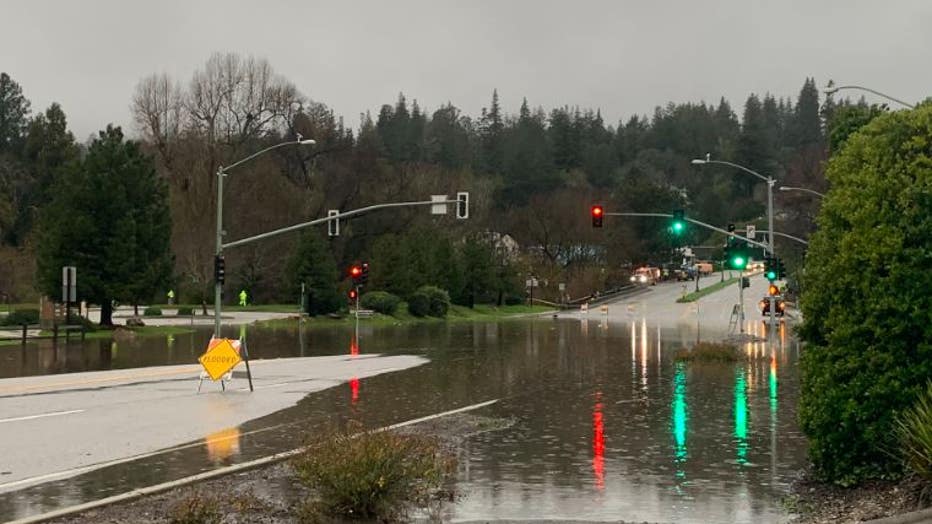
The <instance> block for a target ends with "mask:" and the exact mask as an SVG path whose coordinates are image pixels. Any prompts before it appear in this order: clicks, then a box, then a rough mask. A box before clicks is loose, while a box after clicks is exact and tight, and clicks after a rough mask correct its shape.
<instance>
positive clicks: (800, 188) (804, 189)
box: [779, 186, 825, 198]
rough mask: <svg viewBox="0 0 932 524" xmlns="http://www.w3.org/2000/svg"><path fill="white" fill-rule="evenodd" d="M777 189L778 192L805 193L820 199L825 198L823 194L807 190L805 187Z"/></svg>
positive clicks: (782, 187) (781, 187)
mask: <svg viewBox="0 0 932 524" xmlns="http://www.w3.org/2000/svg"><path fill="white" fill-rule="evenodd" d="M779 189H780V191H803V192H805V193H812V194H813V195H815V196H817V197H820V198H825V193H819V192H818V191H815V190H813V189H809V188H806V187H790V186H780V188H779Z"/></svg>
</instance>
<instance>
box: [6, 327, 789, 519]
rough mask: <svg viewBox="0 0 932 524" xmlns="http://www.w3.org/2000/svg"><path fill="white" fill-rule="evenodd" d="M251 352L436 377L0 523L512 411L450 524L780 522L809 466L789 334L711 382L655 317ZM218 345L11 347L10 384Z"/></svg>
mask: <svg viewBox="0 0 932 524" xmlns="http://www.w3.org/2000/svg"><path fill="white" fill-rule="evenodd" d="M748 327H749V330H750V331H751V332H757V333H761V332H762V328H761V325H760V324H757V323H750V322H749V323H748ZM228 335H229V336H239V335H240V333H239V330H238V329H235V330H233V331H231V332H230V333H229V334H228ZM246 335H247V338H248V340H249V344H250V350H251V353H252V354H253V357H254V358H275V357H286V356H316V355H334V354H354V353H358V354H366V353H387V354H397V353H404V354H415V355H423V356H426V357H427V358H429V359H430V363H428V364H426V365H423V366H420V367H416V368H412V369H407V370H403V371H398V372H394V373H388V374H384V375H378V376H374V377H370V378H365V379H354V380H351V381H349V383H346V384H343V385H341V386H339V387H336V388H332V389H329V390H326V391H322V392H319V393H314V394H311V395H308V396H307V397H306V398H304V399H302V400H301V401H299V402H298V404H297V405H296V406H294V407H292V408H288V409H286V410H283V411H280V412H278V413H275V414H272V415H269V416H267V417H263V418H260V419H257V420H254V421H251V422H248V423H246V424H243V425H242V426H239V427H235V428H229V429H227V430H224V431H221V432H217V433H214V434H212V435H205V438H204V439H203V440H199V441H196V442H192V443H189V444H186V445H183V446H179V447H177V448H174V449H172V450H167V451H165V452H161V453H157V454H153V455H150V456H145V457H141V458H139V459H137V460H132V461H127V462H123V463H119V464H115V465H112V466H108V467H105V468H102V469H98V470H95V471H91V472H89V473H85V474H82V475H79V476H76V477H73V478H69V479H64V480H59V481H54V482H50V483H46V484H42V485H38V486H34V487H30V488H27V489H23V490H19V491H11V492H6V493H0V519H10V518H16V517H21V516H25V515H30V514H37V513H41V512H44V511H48V510H51V509H55V508H58V507H62V506H66V505H69V504H74V503H79V502H84V501H87V500H93V499H98V498H102V497H105V496H108V495H113V494H116V493H121V492H124V491H126V490H128V489H131V488H134V487H141V486H146V485H152V484H156V483H159V482H164V481H167V480H172V479H176V478H180V477H183V476H187V475H190V474H194V473H198V472H200V471H206V470H209V469H212V468H214V467H216V466H218V465H225V464H231V463H236V462H243V461H246V460H250V459H254V458H258V457H261V456H265V455H268V454H270V453H274V452H278V451H283V450H287V449H291V448H293V447H296V446H298V445H301V444H302V443H303V442H304V441H305V439H306V435H308V434H309V433H310V434H313V433H315V432H320V431H323V430H326V429H327V428H331V427H333V426H345V425H347V424H349V423H355V422H358V423H361V424H363V425H365V426H366V427H380V426H383V425H387V424H391V423H396V422H399V421H403V420H409V419H412V418H416V417H420V416H425V415H429V414H432V413H437V412H440V411H445V410H449V409H454V408H458V407H461V406H464V405H468V404H473V403H477V402H483V401H486V400H491V399H501V400H500V401H499V402H498V403H497V404H494V405H492V406H489V407H487V408H483V410H482V411H481V412H479V413H480V414H483V415H488V416H496V417H504V418H509V419H512V420H513V421H514V424H513V425H512V426H510V427H509V428H508V429H505V430H501V431H496V432H491V433H485V434H481V435H477V436H475V437H472V438H471V439H469V440H468V442H467V444H466V446H465V447H464V448H463V449H462V450H461V456H460V464H459V470H458V472H457V476H458V480H459V483H458V489H459V491H460V492H461V493H462V494H463V497H462V498H461V499H460V500H458V502H457V503H456V504H453V505H450V506H449V507H448V508H447V509H446V514H445V518H447V519H449V520H468V519H495V518H525V519H534V518H576V519H594V520H607V519H625V520H637V521H641V520H646V521H663V522H669V521H676V522H772V521H779V520H781V518H783V513H782V510H781V508H780V503H779V499H780V497H781V496H782V495H783V494H784V493H785V491H786V489H787V486H788V484H789V482H790V481H791V480H792V478H793V477H794V475H795V473H796V471H797V470H798V469H799V468H800V467H801V466H802V464H803V463H804V455H805V441H804V439H803V437H802V436H801V435H800V433H799V431H798V429H797V428H796V422H795V421H796V401H797V394H798V389H799V386H798V372H797V367H796V362H797V358H798V345H797V343H796V342H795V341H794V340H792V339H790V338H789V337H788V335H787V333H786V330H783V329H781V330H780V331H779V332H777V333H774V334H773V336H772V337H771V338H772V343H763V342H761V343H751V344H747V345H745V346H743V348H742V349H743V351H745V352H746V353H747V354H748V356H749V360H748V362H745V363H741V364H739V365H730V364H729V365H711V366H710V365H696V364H678V363H675V362H674V361H673V358H672V356H673V353H674V352H675V351H676V350H677V349H679V348H681V347H683V346H684V345H688V344H691V343H693V342H695V339H696V331H695V326H690V325H688V324H682V325H677V326H661V327H658V326H656V325H652V324H651V322H650V319H649V318H641V319H632V320H631V321H630V322H617V323H604V322H599V321H598V320H597V319H591V320H582V321H580V320H551V319H537V320H527V321H506V322H499V323H482V324H465V323H464V324H457V323H437V324H421V325H414V326H397V327H390V326H387V327H379V328H374V329H373V328H362V329H361V331H360V333H359V337H358V338H356V336H355V335H354V334H353V332H352V330H349V329H343V328H334V329H330V330H321V329H315V330H313V331H310V330H299V329H297V328H295V329H279V330H270V329H257V328H249V329H248V332H247V333H246ZM715 335H716V334H715V333H713V332H711V331H709V332H705V331H703V333H702V336H703V337H704V338H705V337H713V338H714V337H715ZM207 338H209V332H206V331H199V332H196V333H194V334H191V335H182V336H175V337H173V339H172V340H171V342H169V340H168V338H159V339H138V340H136V341H122V342H116V343H112V342H111V341H87V342H85V343H84V344H83V345H80V344H73V345H71V346H67V347H65V348H62V347H61V345H59V347H58V348H53V349H51V350H49V349H42V348H37V347H34V346H33V347H31V348H30V347H27V348H26V350H25V355H24V351H23V350H22V349H21V348H19V347H14V348H12V349H11V348H9V347H4V348H0V374H2V376H14V375H15V376H21V375H23V374H43V373H49V372H59V373H60V372H70V371H85V370H90V369H110V368H125V367H137V366H144V365H162V364H170V363H190V362H192V361H193V360H194V359H195V358H196V357H197V356H198V355H199V354H200V353H201V352H202V350H203V347H204V345H206V341H207ZM30 351H32V353H29V352H30ZM2 469H3V468H2V464H0V470H2ZM0 472H2V471H0ZM2 478H3V477H2V476H0V483H2Z"/></svg>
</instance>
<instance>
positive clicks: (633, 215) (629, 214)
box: [605, 213, 770, 250]
mask: <svg viewBox="0 0 932 524" xmlns="http://www.w3.org/2000/svg"><path fill="white" fill-rule="evenodd" d="M605 215H606V216H619V217H661V218H673V215H671V214H669V213H605ZM683 220H686V221H687V222H692V223H693V224H696V225H697V226H702V227H704V228H706V229H711V230H712V231H718V232H719V233H725V234H726V235H728V236H732V237H735V238H737V239H738V240H742V241H744V242H747V243H748V244H753V245H755V246H758V247H762V248H764V249H766V250H770V247H769V246H767V244H763V243H761V242H757V241H756V240H751V239H750V238H747V237H743V236H741V235H736V234H734V233H732V232H730V231H728V230H726V229H722V228H720V227H715V226H713V225H712V224H706V223H705V222H701V221H699V220H696V219H695V218H689V217H683Z"/></svg>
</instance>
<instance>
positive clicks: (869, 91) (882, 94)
mask: <svg viewBox="0 0 932 524" xmlns="http://www.w3.org/2000/svg"><path fill="white" fill-rule="evenodd" d="M842 89H859V90H861V91H867V92H868V93H873V94H875V95H877V96H879V97H882V98H886V99H887V100H890V101H893V102H896V103H897V104H902V105H904V106H906V107H908V108H910V109H916V105H915V104H910V103H909V102H904V101H902V100H900V99H898V98H893V97H892V96H890V95H886V94H884V93H881V92H880V91H877V90H874V89H871V88H869V87H864V86H855V85H850V86H837V87H830V88H828V89H826V90H825V91H824V92H825V94H826V95H831V94H834V93H836V92H838V91H839V90H842Z"/></svg>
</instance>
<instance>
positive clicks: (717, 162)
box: [693, 160, 772, 184]
mask: <svg viewBox="0 0 932 524" xmlns="http://www.w3.org/2000/svg"><path fill="white" fill-rule="evenodd" d="M693 163H695V164H700V163H701V164H722V165H723V166H731V167H733V168H735V169H740V170H741V171H744V172H745V173H750V174H752V175H754V176H756V177H757V178H759V179H761V180H763V181H764V182H767V183H768V184H770V183H771V180H772V179H771V178H769V177H765V176H764V175H762V174H760V173H758V172H757V171H754V170H752V169H748V168H746V167H744V166H742V165H740V164H735V163H732V162H726V161H725V160H702V161H701V162H696V161H695V160H693Z"/></svg>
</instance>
